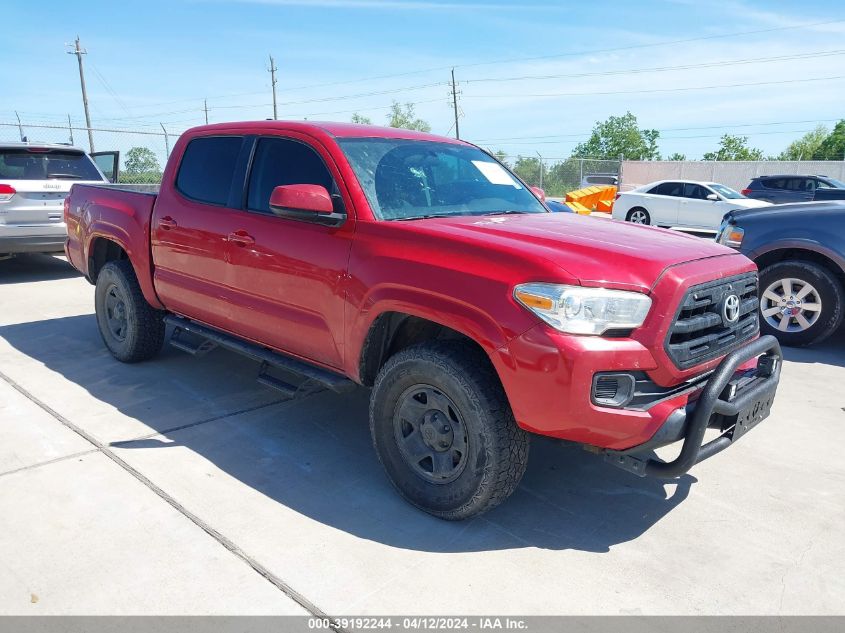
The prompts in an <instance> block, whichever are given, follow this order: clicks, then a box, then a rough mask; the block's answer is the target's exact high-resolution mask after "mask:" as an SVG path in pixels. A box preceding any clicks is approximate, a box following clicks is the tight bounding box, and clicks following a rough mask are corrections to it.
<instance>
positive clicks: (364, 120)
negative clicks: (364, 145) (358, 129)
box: [352, 112, 373, 125]
mask: <svg viewBox="0 0 845 633" xmlns="http://www.w3.org/2000/svg"><path fill="white" fill-rule="evenodd" d="M352 123H358V124H359V125H372V124H373V121H372V119H370V117H368V116H364V115H363V114H358V113H357V112H355V113H353V114H352Z"/></svg>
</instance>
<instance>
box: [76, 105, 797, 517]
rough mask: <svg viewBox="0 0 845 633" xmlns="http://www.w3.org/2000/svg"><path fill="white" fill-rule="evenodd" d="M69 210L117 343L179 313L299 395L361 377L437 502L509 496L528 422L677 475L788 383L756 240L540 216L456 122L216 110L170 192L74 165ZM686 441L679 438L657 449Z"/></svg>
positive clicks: (405, 471)
mask: <svg viewBox="0 0 845 633" xmlns="http://www.w3.org/2000/svg"><path fill="white" fill-rule="evenodd" d="M65 217H66V221H67V227H68V241H67V249H66V250H67V256H68V259H69V260H70V262H71V263H72V264H73V266H75V267H76V268H77V269H79V270H80V271H81V272H82V273H83V274H84V275H85V276H86V277H87V279H88V280H89V281H90V282H91V283H93V284H95V285H96V292H95V304H96V315H97V323H98V325H99V329H100V333H101V334H102V338H103V341H104V342H105V344H106V346H107V347H108V349H109V350H110V351H111V353H112V354H113V355H114V356H115V357H116V358H117V359H118V360H121V361H124V362H135V361H141V360H146V359H149V358H151V357H153V356H154V355H155V354H156V353H157V352H158V351H159V350H160V348H161V346H162V344H163V342H164V340H165V331H166V329H167V327H166V326H168V325H169V326H171V328H170V329H169V331H170V332H171V334H170V342H171V343H172V344H174V345H175V346H177V347H179V348H181V349H184V350H186V351H188V352H191V353H194V354H201V353H203V352H205V351H207V350H208V349H210V348H212V347H215V346H223V347H227V348H229V349H234V350H236V351H239V352H241V353H244V354H247V355H249V356H251V357H253V358H255V359H257V360H259V361H260V362H261V365H260V370H259V373H258V378H259V380H261V381H262V382H263V383H265V384H267V385H269V386H272V387H275V388H277V389H280V390H282V391H284V392H286V393H289V394H293V393H295V391H296V389H297V387H296V386H294V385H295V384H297V382H299V384H302V380H304V381H305V382H306V383H307V384H309V385H316V386H319V387H322V388H326V389H331V390H334V391H339V392H342V391H344V390H346V389H350V388H354V387H355V385H363V386H365V387H370V388H372V395H371V401H370V402H371V404H370V429H371V432H372V438H373V443H374V445H375V449H376V452H377V453H378V456H379V458H380V460H381V462H382V464H383V466H384V468H385V470H386V472H387V475H388V477H389V478H390V480H391V482H392V483H393V484H394V486H395V487H396V488H397V490H398V491H399V492H400V493H401V494H402V495H403V496H404V497H405V498H406V499H407V500H408V501H410V502H411V503H413V504H414V505H416V506H417V507H419V508H421V509H423V510H425V511H427V512H429V513H431V514H434V515H436V516H439V517H441V518H445V519H462V518H466V517H470V516H473V515H476V514H478V513H480V512H483V511H485V510H488V509H490V508H492V507H493V506H495V505H496V504H498V503H499V502H501V501H502V500H504V499H505V498H507V497H508V495H510V494H511V492H513V490H514V489H515V488H516V486H517V484H518V483H519V480H520V478H521V477H522V474H523V472H524V470H525V467H526V460H527V457H528V443H529V435H530V434H531V433H536V434H541V435H547V436H552V437H555V438H560V439H563V440H568V441H571V442H577V443H579V444H582V445H584V446H585V448H588V449H589V450H591V451H594V452H596V453H600V454H601V455H603V456H604V458H605V459H606V460H608V461H609V462H611V463H613V464H615V465H617V466H620V467H622V468H624V469H627V470H629V471H631V472H633V473H635V474H637V475H640V476H646V475H648V476H658V477H676V476H678V475H680V474H682V473H685V472H686V471H687V470H688V469H689V468H690V467H691V466H693V465H694V464H695V463H696V462H698V461H701V460H702V459H704V458H706V457H709V456H710V455H712V454H714V453H716V452H718V451H720V450H722V449H723V448H725V447H726V446H728V445H730V444H731V442H732V441H733V440H735V439H737V438H738V437H739V436H741V435H743V434H744V433H745V432H746V431H747V430H748V429H750V428H751V427H752V426H754V425H755V424H757V423H758V422H759V421H760V420H762V419H763V418H765V417H766V416H767V415H768V414H769V410H770V407H771V404H772V400H773V398H774V394H775V391H776V388H777V384H778V379H779V375H780V366H781V363H780V360H781V353H780V349H779V347H778V344H777V341H775V340H774V339H773V338H772V337H768V336H764V337H760V336H759V323H758V317H757V312H758V311H757V307H758V299H757V274H756V269H755V266H754V264H753V263H752V262H751V261H750V260H748V259H746V258H745V257H744V256H742V255H740V254H738V253H736V252H735V251H733V250H731V249H729V248H726V247H724V246H720V245H718V244H715V243H713V242H709V241H704V240H701V239H699V238H695V237H689V236H684V235H680V234H677V233H671V232H669V231H664V230H660V229H654V228H650V227H641V226H634V225H631V224H629V223H616V222H613V221H609V220H604V219H594V218H589V217H581V216H576V215H570V214H552V213H549V212H548V209H547V208H546V207H545V205H544V202H543V196H542V193H541V192H539V191H536V190H532V189H530V188H529V187H528V186H526V185H525V183H523V182H522V181H521V180H520V179H519V178H517V177H516V176H515V175H513V174H512V173H511V172H510V171H508V169H507V168H506V167H504V166H503V165H501V164H500V163H499V162H497V161H496V159H495V158H493V157H492V156H490V155H489V154H488V153H486V152H484V151H482V150H481V149H479V148H477V147H475V146H473V145H470V144H468V143H465V142H461V141H457V140H452V139H446V138H441V137H437V136H432V135H428V134H421V133H418V132H413V131H408V130H399V129H384V128H378V127H370V126H358V125H347V124H337V123H311V122H305V123H292V122H282V121H262V122H253V123H226V124H218V125H210V126H204V127H199V128H194V129H192V130H189V131H187V132H186V133H185V134H183V135H182V136H181V138H180V139H179V141H178V143H177V144H176V146H175V147H174V149H173V153H172V155H171V156H170V159H169V162H168V164H167V168H166V169H165V172H164V176H163V180H162V184H161V189H160V191H159V193H158V195H153V194H143V193H135V192H129V191H124V190H120V189H116V188H111V187H100V186H87V185H75V186H74V187H73V189H72V191H71V194H70V196H69V197H68V198H67V200H66V203H65ZM293 375H296V376H298V377H299V379H297V380H294V379H293V378H292V376H293ZM292 383H293V384H292ZM708 428H714V429H717V430H715V431H712V434H713V435H715V436H716V437H714V439H711V440H710V441H708V442H706V443H705V442H704V436H705V432H706V431H707V429H708ZM673 442H678V443H681V450H680V454H679V455H678V457H677V458H675V459H673V460H671V461H664V460H662V459H660V458H658V457H657V456H656V454H655V453H654V452H653V451H654V449H656V448H659V447H661V446H665V445H667V444H670V443H673Z"/></svg>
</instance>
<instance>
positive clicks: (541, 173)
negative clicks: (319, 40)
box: [537, 152, 543, 189]
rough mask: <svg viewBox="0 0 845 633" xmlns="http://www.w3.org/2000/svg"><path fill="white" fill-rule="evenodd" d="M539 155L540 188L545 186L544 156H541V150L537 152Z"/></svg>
mask: <svg viewBox="0 0 845 633" xmlns="http://www.w3.org/2000/svg"><path fill="white" fill-rule="evenodd" d="M537 156H538V157H539V158H540V189H542V188H543V157H542V156H540V152H537Z"/></svg>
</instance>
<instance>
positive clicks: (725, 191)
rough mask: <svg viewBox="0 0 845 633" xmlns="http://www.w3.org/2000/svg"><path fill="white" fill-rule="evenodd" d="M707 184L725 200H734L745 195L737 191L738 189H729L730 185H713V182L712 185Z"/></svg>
mask: <svg viewBox="0 0 845 633" xmlns="http://www.w3.org/2000/svg"><path fill="white" fill-rule="evenodd" d="M707 186H708V187H710V188H711V189H712V190H713V191H715V192H716V193H718V194H719V195H720V196H722V197H723V198H725V199H726V200H736V199H737V198H744V197H745V196H743V195H742V194H741V193H739V192H738V191H734V190H733V189H731V188H730V187H726V186H725V185H715V184H714V185H707Z"/></svg>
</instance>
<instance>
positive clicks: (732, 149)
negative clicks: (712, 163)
mask: <svg viewBox="0 0 845 633" xmlns="http://www.w3.org/2000/svg"><path fill="white" fill-rule="evenodd" d="M704 160H763V150H761V149H757V148H756V147H748V137H747V136H733V135H731V134H725V135H724V136H722V138H721V140H720V141H719V149H717V150H716V151H715V152H707V153H706V154H704Z"/></svg>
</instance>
